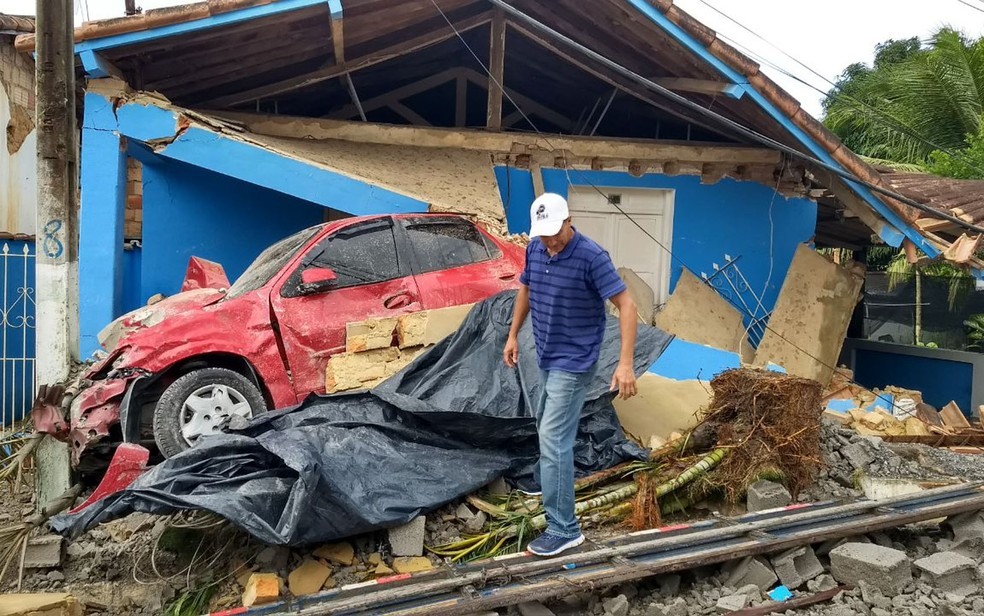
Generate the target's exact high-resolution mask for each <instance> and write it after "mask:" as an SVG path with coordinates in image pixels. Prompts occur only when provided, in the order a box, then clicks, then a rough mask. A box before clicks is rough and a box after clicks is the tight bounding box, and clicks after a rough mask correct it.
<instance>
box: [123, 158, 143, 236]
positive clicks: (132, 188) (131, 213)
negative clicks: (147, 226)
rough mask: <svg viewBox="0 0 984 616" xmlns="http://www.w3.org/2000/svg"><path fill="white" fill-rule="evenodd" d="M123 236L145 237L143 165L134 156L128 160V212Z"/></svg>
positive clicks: (125, 217) (124, 222)
mask: <svg viewBox="0 0 984 616" xmlns="http://www.w3.org/2000/svg"><path fill="white" fill-rule="evenodd" d="M123 237H125V238H126V239H128V240H139V239H141V238H142V237H143V165H141V164H140V161H138V160H135V159H133V158H128V159H127V160H126V212H125V216H124V219H123Z"/></svg>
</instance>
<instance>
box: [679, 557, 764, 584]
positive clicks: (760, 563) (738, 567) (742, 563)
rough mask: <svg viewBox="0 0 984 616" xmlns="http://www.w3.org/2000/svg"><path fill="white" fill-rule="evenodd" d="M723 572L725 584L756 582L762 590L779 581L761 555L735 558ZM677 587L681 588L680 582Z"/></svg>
mask: <svg viewBox="0 0 984 616" xmlns="http://www.w3.org/2000/svg"><path fill="white" fill-rule="evenodd" d="M723 574H724V575H723V576H722V577H723V578H724V579H725V580H726V581H725V586H730V587H731V588H742V587H743V586H747V585H749V584H754V585H756V586H758V588H759V590H761V591H762V592H765V591H767V590H769V589H770V588H772V586H773V585H775V583H776V582H778V581H779V577H778V576H777V575H776V572H775V571H774V570H773V569H772V565H770V564H769V563H768V561H766V560H765V559H764V558H762V557H761V556H748V557H746V558H742V559H740V560H733V561H731V562H729V563H727V564H726V565H725V566H724V571H723ZM677 589H679V584H678V585H677Z"/></svg>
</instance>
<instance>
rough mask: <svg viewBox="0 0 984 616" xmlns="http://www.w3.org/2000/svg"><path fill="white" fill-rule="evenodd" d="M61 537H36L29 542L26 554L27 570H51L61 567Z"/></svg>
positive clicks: (25, 563) (25, 564)
mask: <svg viewBox="0 0 984 616" xmlns="http://www.w3.org/2000/svg"><path fill="white" fill-rule="evenodd" d="M61 555H62V537H61V535H44V536H43V537H34V538H32V539H29V540H28V542H27V550H26V551H25V552H24V568H25V569H51V568H53V567H60V566H61Z"/></svg>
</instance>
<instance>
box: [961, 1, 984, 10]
mask: <svg viewBox="0 0 984 616" xmlns="http://www.w3.org/2000/svg"><path fill="white" fill-rule="evenodd" d="M957 2H959V3H960V4H962V5H964V6H966V7H970V8H972V9H974V10H975V11H980V12H981V13H984V7H980V6H977V5H976V4H971V3H970V2H967V0H957Z"/></svg>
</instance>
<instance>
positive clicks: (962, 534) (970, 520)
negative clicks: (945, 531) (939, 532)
mask: <svg viewBox="0 0 984 616" xmlns="http://www.w3.org/2000/svg"><path fill="white" fill-rule="evenodd" d="M946 523H947V526H949V527H950V529H951V530H953V539H954V540H955V541H957V542H959V541H962V540H965V539H984V511H974V512H971V513H961V514H960V515H955V516H951V517H949V518H947V520H946Z"/></svg>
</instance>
